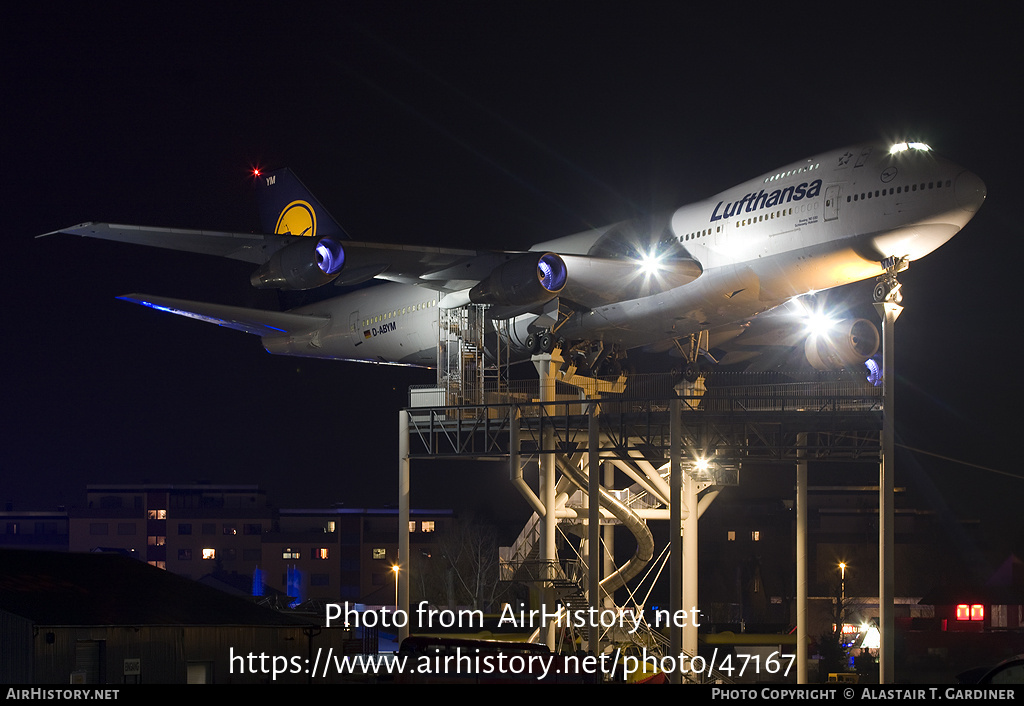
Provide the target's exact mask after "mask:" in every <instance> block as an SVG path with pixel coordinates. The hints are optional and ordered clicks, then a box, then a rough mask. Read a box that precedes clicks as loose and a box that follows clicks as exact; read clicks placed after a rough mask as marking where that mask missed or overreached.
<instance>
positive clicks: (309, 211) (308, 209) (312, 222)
mask: <svg viewBox="0 0 1024 706" xmlns="http://www.w3.org/2000/svg"><path fill="white" fill-rule="evenodd" d="M274 233H276V234H278V235H310V236H312V235H316V212H314V211H313V207H312V206H310V205H309V204H308V203H306V202H305V201H292V202H291V203H290V204H288V205H287V206H285V207H284V210H282V211H281V215H280V216H278V218H277V226H276V227H275V228H274Z"/></svg>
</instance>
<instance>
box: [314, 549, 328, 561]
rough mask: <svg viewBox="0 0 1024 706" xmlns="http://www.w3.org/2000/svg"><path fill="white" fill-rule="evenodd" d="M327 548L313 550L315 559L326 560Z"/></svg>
mask: <svg viewBox="0 0 1024 706" xmlns="http://www.w3.org/2000/svg"><path fill="white" fill-rule="evenodd" d="M327 549H328V548H327V547H320V548H319V549H315V550H313V556H315V557H316V558H317V559H326V558H327V555H328V553H329V552H328V551H327Z"/></svg>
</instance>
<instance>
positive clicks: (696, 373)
mask: <svg viewBox="0 0 1024 706" xmlns="http://www.w3.org/2000/svg"><path fill="white" fill-rule="evenodd" d="M708 342H709V341H708V332H707V331H701V332H700V333H697V334H690V345H689V346H687V347H684V346H683V344H682V343H680V342H679V340H678V339H676V340H675V341H674V343H675V344H676V348H677V349H678V350H679V352H680V353H681V354H682V356H683V362H682V363H680V364H679V365H678V366H675V367H673V369H672V372H673V374H675V375H676V376H678V377H682V379H683V380H685V381H686V382H697V378H699V377H700V376H701V373H702V372H703V371H702V369H701V365H700V360H699V357H700V356H701V355H703V356H706V357H707V358H708V359H709V360H711V361H712V362H713V363H714V362H716V361H715V360H714V359H713V358H711V354H710V353H708ZM701 344H703V346H702V345H701Z"/></svg>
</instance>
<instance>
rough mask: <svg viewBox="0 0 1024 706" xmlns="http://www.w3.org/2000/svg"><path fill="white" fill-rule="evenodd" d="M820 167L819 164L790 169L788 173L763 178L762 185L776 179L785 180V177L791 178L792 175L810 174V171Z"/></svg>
mask: <svg viewBox="0 0 1024 706" xmlns="http://www.w3.org/2000/svg"><path fill="white" fill-rule="evenodd" d="M820 166H821V164H808V165H807V166H805V167H800V168H799V169H790V170H789V171H788V172H779V173H778V174H774V175H772V176H770V177H765V178H764V183H765V184H767V183H768V182H770V181H775V180H776V179H785V178H786V177H788V176H793V175H794V174H802V173H803V172H811V171H814V170H815V169H817V168H818V167H820Z"/></svg>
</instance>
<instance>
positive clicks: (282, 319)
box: [118, 294, 330, 337]
mask: <svg viewBox="0 0 1024 706" xmlns="http://www.w3.org/2000/svg"><path fill="white" fill-rule="evenodd" d="M118 299H123V300H124V301H126V302H132V303H134V304H141V305H142V306H148V307H149V308H151V309H157V310H158V311H167V312H170V313H172V314H177V315H178V316H187V317H188V318H190V319H197V320H199V321H205V322H207V323H210V324H217V325H218V326H224V327H225V328H233V329H235V330H236V331H243V332H245V333H251V334H254V335H256V336H261V337H262V336H285V335H292V336H297V335H301V334H305V333H309V332H310V331H314V330H316V329H318V328H320V327H321V326H323V325H324V324H326V323H328V322H329V321H330V318H329V317H326V316H310V315H307V314H292V313H288V312H280V311H264V310H262V309H247V308H245V307H241V306H226V305H224V304H210V303H208V302H196V301H188V300H186V299H172V298H171V297H156V296H151V295H148V294H126V295H124V296H122V297H118Z"/></svg>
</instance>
